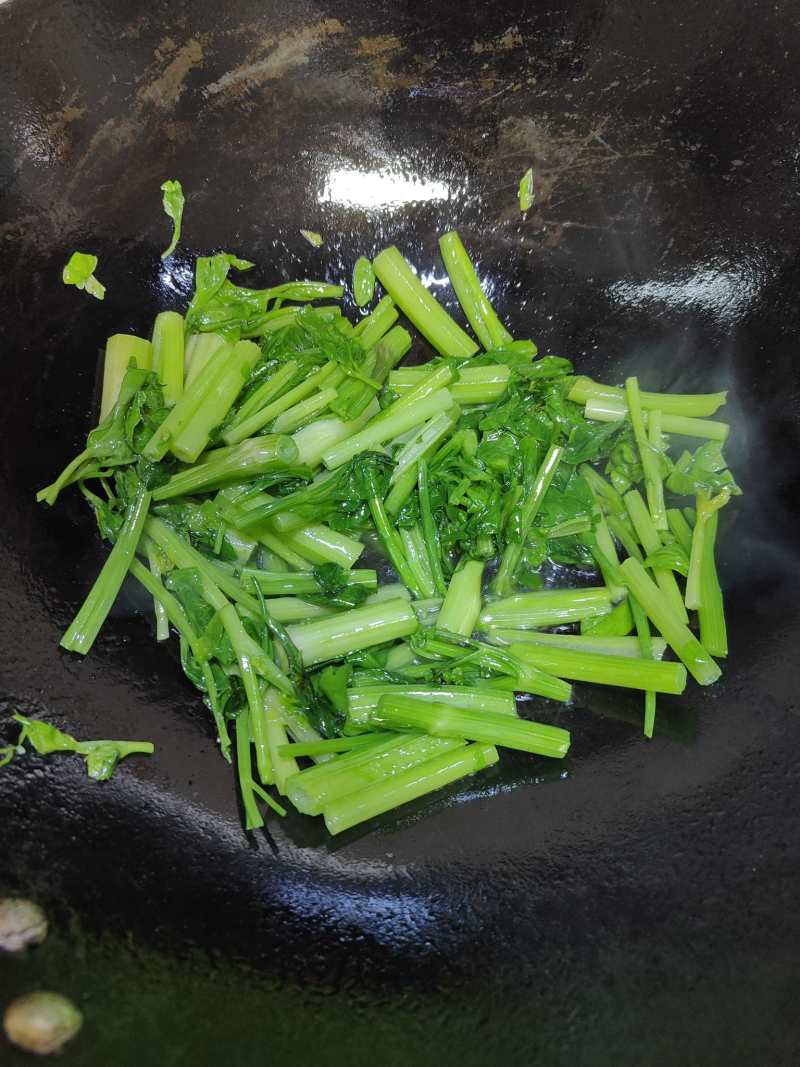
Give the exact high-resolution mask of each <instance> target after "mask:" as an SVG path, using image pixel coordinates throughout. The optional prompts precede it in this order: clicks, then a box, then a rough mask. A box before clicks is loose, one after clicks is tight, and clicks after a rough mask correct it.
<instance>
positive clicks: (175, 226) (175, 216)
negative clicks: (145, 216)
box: [161, 180, 186, 259]
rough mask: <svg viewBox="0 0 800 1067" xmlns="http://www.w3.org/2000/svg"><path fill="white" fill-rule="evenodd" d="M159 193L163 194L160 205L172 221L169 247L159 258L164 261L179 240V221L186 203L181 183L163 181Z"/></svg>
mask: <svg viewBox="0 0 800 1067" xmlns="http://www.w3.org/2000/svg"><path fill="white" fill-rule="evenodd" d="M161 192H162V193H163V194H164V196H163V199H162V203H163V205H164V212H165V214H166V215H167V217H168V218H171V219H172V240H171V241H170V243H169V245H168V246H167V247H166V248H165V249H164V251H163V252H162V253H161V258H162V259H166V258H167V257H168V256H171V255H172V253H173V252H174V251H175V248H176V247H177V244H178V241H180V239H181V220H182V219H183V206H184V204H185V203H186V201H185V199H184V196H183V189H182V188H181V183H180V182H178V181H172V180H169V181H165V182H163V183H162V185H161Z"/></svg>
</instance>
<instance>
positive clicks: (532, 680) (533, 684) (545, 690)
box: [485, 660, 572, 704]
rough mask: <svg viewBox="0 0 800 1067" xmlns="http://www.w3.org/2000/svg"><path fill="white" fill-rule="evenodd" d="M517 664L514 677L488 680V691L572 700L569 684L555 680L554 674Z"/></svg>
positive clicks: (566, 701) (565, 701) (524, 664)
mask: <svg viewBox="0 0 800 1067" xmlns="http://www.w3.org/2000/svg"><path fill="white" fill-rule="evenodd" d="M517 662H518V663H519V669H518V672H517V674H516V675H509V674H504V675H500V676H499V677H496V678H489V679H487V681H486V683H485V684H486V685H487V686H488V687H489V688H490V689H497V690H500V691H501V692H507V693H532V694H533V695H534V696H539V697H545V698H546V699H547V700H558V701H561V703H563V704H565V703H568V702H569V701H570V700H571V699H572V686H571V685H570V684H569V682H564V681H562V679H561V678H556V676H555V675H554V674H547V673H546V672H545V671H540V670H537V668H536V667H532V666H531V665H530V664H529V663H522V662H521V661H519V660H518V661H517Z"/></svg>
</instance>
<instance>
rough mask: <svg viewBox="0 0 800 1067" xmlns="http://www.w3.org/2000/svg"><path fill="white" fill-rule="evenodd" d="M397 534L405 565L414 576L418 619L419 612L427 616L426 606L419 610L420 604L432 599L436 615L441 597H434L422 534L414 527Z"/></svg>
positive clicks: (399, 531) (434, 586)
mask: <svg viewBox="0 0 800 1067" xmlns="http://www.w3.org/2000/svg"><path fill="white" fill-rule="evenodd" d="M397 533H398V535H399V537H400V541H401V542H402V545H403V550H404V554H405V562H406V565H407V567H408V568H409V570H410V571H411V573H412V574H413V576H414V584H415V586H416V591H417V594H418V599H417V600H416V602H415V610H417V615H418V617H419V615H420V610H423V612H424V614H426V615H427V614H428V611H427V610H426V609H427V605H426V609H421V608H420V606H421V605H422V603H423V602H424V601H432V600H434V599H435V600H436V605H435V613H436V614H438V611H439V607H440V606H441V603H442V601H441V597H436V585H435V584H434V581H433V573H432V571H431V565H430V559H429V558H428V550H427V548H426V545H425V541H424V540H423V538H422V534H421V533H420V530H419V526H414V527H412V528H411V529H408V528H406V527H402V528H401V529H399V530H398V531H397Z"/></svg>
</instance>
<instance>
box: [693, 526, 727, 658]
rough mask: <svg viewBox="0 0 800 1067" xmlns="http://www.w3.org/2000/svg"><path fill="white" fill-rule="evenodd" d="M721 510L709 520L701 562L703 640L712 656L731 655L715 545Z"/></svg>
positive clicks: (700, 611) (700, 609) (700, 610)
mask: <svg viewBox="0 0 800 1067" xmlns="http://www.w3.org/2000/svg"><path fill="white" fill-rule="evenodd" d="M718 520H719V512H717V511H715V512H713V514H711V515H710V516H709V518H708V521H707V523H706V532H705V537H704V538H703V555H702V560H701V563H700V607H699V608H698V612H697V616H698V619H699V621H700V640H701V642H702V643H703V645H704V646H705V647H706V648H707V649H708V651H709V652H710V653H711V655H712V656H727V655H728V633H727V628H726V626H725V607H724V604H723V600H722V589H721V588H720V584H719V578H718V577H717V566H716V562H715V560H714V546H715V544H716V540H717V522H718Z"/></svg>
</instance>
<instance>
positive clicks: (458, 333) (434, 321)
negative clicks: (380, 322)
mask: <svg viewBox="0 0 800 1067" xmlns="http://www.w3.org/2000/svg"><path fill="white" fill-rule="evenodd" d="M373 267H374V269H375V273H376V274H377V276H378V280H379V281H380V283H381V285H382V286H383V287H384V289H385V290H386V291H387V293H389V295H390V296H391V297H392V298H393V300H394V301H395V303H396V304H397V305H398V307H399V308H400V309H401V310H402V311H403V312H405V314H406V315H407V316H408V318H409V319H410V320H411V321H412V322H413V323H414V325H415V326H416V327H417V329H418V330H419V332H420V333H421V334H422V335H423V336H424V337H425V338H426V339H427V340H428V341H430V343H431V344H432V345H433V347H434V348H435V349H436V351H437V352H440V353H441V354H442V355H443V356H454V357H459V358H464V357H466V356H472V355H474V354H475V352H477V351H478V346H477V345H476V344H475V342H474V341H473V340H472V338H471V337H469V335H468V334H466V333H465V332H464V331H463V330H462V329H461V327H460V326H459V325H458V324H457V323H456V322H454V321H453V319H451V318H450V316H449V315H448V314H447V312H446V311H445V310H444V308H443V307H442V306H441V304H439V303H438V301H437V300H436V299H435V297H434V296H433V295H432V294H431V293H429V292H428V290H427V289H426V288H425V286H424V285H423V284H422V282H421V281H420V280H419V278H418V277H417V275H416V274H415V273H414V271H413V270H412V269H411V267H410V266H409V264H408V262H407V261H406V260H405V259H404V258H403V256H402V254H401V253H400V252H399V251H398V249H397V248H395V247H394V245H391V246H390V247H389V248H385V249H384V250H383V252H380V253H379V254H378V255H377V256H376V257H375V259H374V260H373Z"/></svg>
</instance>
